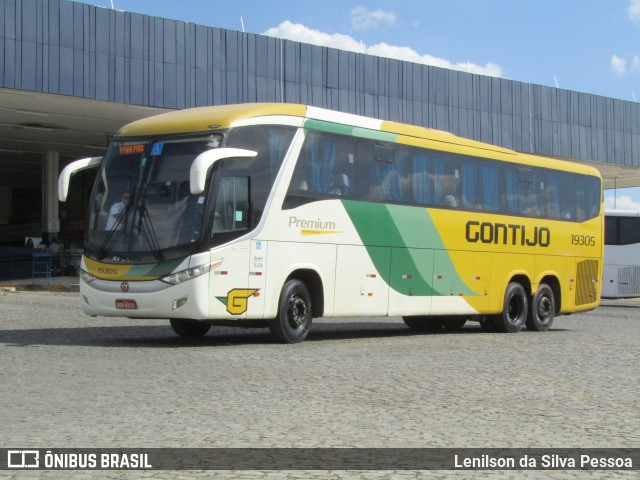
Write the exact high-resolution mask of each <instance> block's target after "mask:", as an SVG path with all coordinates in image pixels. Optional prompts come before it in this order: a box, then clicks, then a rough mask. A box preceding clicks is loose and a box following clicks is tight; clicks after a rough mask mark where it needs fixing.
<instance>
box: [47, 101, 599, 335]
mask: <svg viewBox="0 0 640 480" xmlns="http://www.w3.org/2000/svg"><path fill="white" fill-rule="evenodd" d="M95 166H99V170H98V173H97V177H96V180H95V185H94V188H93V191H92V195H91V200H90V202H91V204H90V206H89V214H88V219H87V222H88V223H87V227H86V237H85V241H84V255H83V258H82V262H81V272H80V275H81V281H80V293H81V303H82V308H83V310H84V312H86V313H87V314H89V315H94V316H122V317H130V318H148V319H168V320H169V322H170V324H171V326H172V328H173V330H174V331H175V333H177V334H178V335H180V336H184V337H200V336H202V335H205V334H206V333H207V332H208V330H209V329H210V327H211V326H212V325H234V326H242V327H268V328H269V329H270V331H271V333H272V334H273V336H274V337H275V338H276V339H278V340H279V341H281V342H284V343H296V342H300V341H303V340H304V339H305V338H306V337H307V335H308V334H309V331H310V328H311V325H312V319H313V318H319V317H341V318H344V317H352V316H380V317H401V318H402V319H403V320H404V322H405V323H406V325H407V326H408V327H410V328H411V329H414V330H417V331H430V330H438V329H458V328H460V327H462V326H463V325H464V324H465V322H467V321H468V320H472V321H479V322H481V325H483V326H485V327H487V328H490V329H493V330H499V331H503V332H518V331H520V330H522V329H523V328H525V327H526V328H527V329H529V330H534V331H545V330H548V329H549V328H550V327H551V325H552V323H553V320H554V318H555V317H556V316H558V315H560V314H567V313H572V312H578V311H585V310H589V309H593V308H595V307H597V306H598V304H599V301H600V281H599V279H600V278H601V274H602V253H603V248H604V247H603V241H602V240H603V221H604V220H603V218H604V217H603V213H602V212H603V203H602V189H601V178H600V176H599V173H598V171H597V170H595V169H593V168H591V167H588V166H585V165H579V164H574V163H570V162H565V161H559V160H555V159H549V158H541V157H540V158H539V157H534V156H530V155H525V154H521V153H517V152H514V151H512V150H509V149H506V148H501V147H497V146H494V145H490V144H485V143H481V142H478V141H473V140H469V139H464V138H460V137H457V136H455V135H453V134H450V133H447V132H442V131H438V130H432V129H428V128H424V127H418V126H412V125H405V124H401V123H396V122H392V121H383V120H377V119H373V118H369V117H363V116H358V115H353V114H347V113H341V112H337V111H331V110H326V109H321V108H317V107H313V106H306V105H297V104H239V105H226V106H213V107H199V108H195V109H186V110H181V111H175V112H170V113H166V114H162V115H158V116H154V117H149V118H146V119H142V120H139V121H136V122H133V123H131V124H129V125H126V126H124V127H123V128H122V129H121V130H120V131H118V132H117V134H116V135H115V136H114V138H113V140H112V142H111V143H110V146H109V147H108V149H107V151H106V153H105V155H104V157H103V158H101V157H94V158H86V159H82V160H77V161H75V162H73V163H72V164H70V165H68V166H67V167H65V169H63V171H62V172H61V174H60V178H59V185H58V187H59V197H60V200H61V201H64V200H65V199H66V193H67V191H68V186H69V181H70V177H71V175H72V174H73V173H74V172H77V171H80V170H82V169H85V168H90V167H95Z"/></svg>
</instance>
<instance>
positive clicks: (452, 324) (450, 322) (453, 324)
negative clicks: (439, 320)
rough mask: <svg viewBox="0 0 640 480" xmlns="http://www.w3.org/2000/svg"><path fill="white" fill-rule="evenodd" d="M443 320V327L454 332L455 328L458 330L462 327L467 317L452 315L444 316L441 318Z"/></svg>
mask: <svg viewBox="0 0 640 480" xmlns="http://www.w3.org/2000/svg"><path fill="white" fill-rule="evenodd" d="M443 322H444V325H443V326H444V329H445V330H446V331H447V332H455V331H457V330H460V329H461V328H462V327H464V325H465V323H467V317H458V316H452V317H445V318H444V319H443Z"/></svg>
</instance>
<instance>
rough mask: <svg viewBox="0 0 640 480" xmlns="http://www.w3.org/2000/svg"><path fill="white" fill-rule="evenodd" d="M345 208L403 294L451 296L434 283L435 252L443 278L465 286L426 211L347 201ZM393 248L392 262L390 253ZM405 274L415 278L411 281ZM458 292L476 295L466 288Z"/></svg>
mask: <svg viewBox="0 0 640 480" xmlns="http://www.w3.org/2000/svg"><path fill="white" fill-rule="evenodd" d="M342 203H343V205H344V207H345V209H346V211H347V214H348V215H349V217H350V218H351V221H352V222H353V225H354V226H355V228H356V230H357V232H358V235H359V236H360V239H361V240H362V244H363V245H364V246H365V248H367V252H368V253H369V256H370V258H371V260H372V262H373V264H374V265H375V267H376V269H377V270H378V272H379V273H380V275H381V276H382V278H383V279H384V281H385V282H386V283H387V284H388V285H389V286H390V287H391V288H392V289H393V290H395V291H397V292H398V293H401V294H403V295H419V296H425V295H439V296H442V295H451V292H450V291H448V290H447V291H438V290H437V289H436V288H435V287H434V284H433V264H434V262H433V258H434V254H435V252H437V253H438V255H439V256H442V255H444V261H443V259H442V258H441V259H440V264H439V271H438V273H439V274H440V275H444V276H446V277H447V278H455V279H456V283H457V284H458V285H465V282H464V281H463V280H462V279H461V278H460V276H459V275H458V272H457V271H456V269H455V266H454V264H453V261H452V260H451V257H450V255H449V253H448V252H447V251H446V248H445V246H444V244H443V243H442V239H441V238H440V235H439V234H438V231H437V229H436V227H435V225H434V224H433V221H432V220H431V217H430V216H429V213H428V211H427V209H426V208H421V207H407V206H401V205H385V204H383V203H367V202H357V201H352V200H344V201H343V202H342ZM380 246H387V247H389V248H391V249H392V250H391V263H392V265H389V256H388V252H385V250H384V249H380V248H371V247H380ZM403 275H405V276H406V275H410V276H412V278H411V281H407V278H403ZM459 290H460V291H459V292H458V293H464V295H469V296H472V295H476V293H474V292H473V291H472V290H471V289H469V288H468V287H467V286H466V285H465V286H464V287H462V288H461V289H459Z"/></svg>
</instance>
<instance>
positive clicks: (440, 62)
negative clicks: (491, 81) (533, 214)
mask: <svg viewBox="0 0 640 480" xmlns="http://www.w3.org/2000/svg"><path fill="white" fill-rule="evenodd" d="M83 3H89V4H92V5H98V6H102V7H107V8H111V6H112V4H113V7H114V8H116V9H118V10H125V11H129V12H138V13H144V14H148V15H156V16H160V17H165V18H171V19H176V20H184V21H188V22H194V23H199V24H204V25H209V26H215V27H221V28H227V29H231V30H243V29H244V30H245V31H246V32H250V33H257V34H266V35H271V36H277V37H283V38H288V39H291V40H296V41H301V42H306V43H315V44H320V45H325V46H330V47H334V48H340V49H343V50H354V51H359V52H365V53H368V54H371V55H380V56H390V57H393V58H398V59H401V60H408V61H413V62H422V63H427V64H430V65H436V66H441V67H445V68H453V69H458V70H464V71H470V72H473V73H478V74H483V75H492V76H497V77H503V78H508V79H511V80H517V81H522V82H530V83H535V84H539V85H545V86H550V87H556V86H557V87H559V88H563V89H568V90H575V91H579V92H586V93H592V94H595V95H603V96H606V97H613V98H618V99H622V100H629V101H640V41H638V40H639V39H640V0H353V1H352V0H321V1H318V0H316V1H307V0H225V1H220V0H184V1H175V0H85V1H84V2H83ZM606 197H607V202H608V206H610V207H612V206H613V192H607V195H606ZM624 197H628V198H624ZM616 203H617V207H618V208H632V209H638V210H640V189H635V188H634V189H620V190H618V192H617V202H616Z"/></svg>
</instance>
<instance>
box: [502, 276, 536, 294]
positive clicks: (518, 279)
mask: <svg viewBox="0 0 640 480" xmlns="http://www.w3.org/2000/svg"><path fill="white" fill-rule="evenodd" d="M514 282H515V283H519V284H520V285H522V286H523V287H524V289H525V291H526V292H527V294H528V295H531V294H532V288H531V285H532V284H531V280H530V279H529V277H528V276H527V275H526V274H524V273H517V274H515V275H513V276H512V277H511V278H510V279H509V281H508V282H507V286H508V285H509V284H510V283H514ZM506 288H507V287H506V286H505V291H506Z"/></svg>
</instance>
